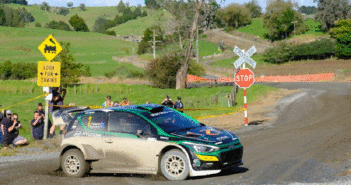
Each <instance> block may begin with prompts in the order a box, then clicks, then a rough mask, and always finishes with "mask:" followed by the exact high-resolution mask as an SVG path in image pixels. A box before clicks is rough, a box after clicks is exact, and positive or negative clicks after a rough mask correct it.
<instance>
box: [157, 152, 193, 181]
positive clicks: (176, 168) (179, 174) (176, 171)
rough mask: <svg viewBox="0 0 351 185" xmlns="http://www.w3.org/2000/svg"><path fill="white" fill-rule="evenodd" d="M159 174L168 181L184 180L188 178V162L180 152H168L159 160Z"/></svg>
mask: <svg viewBox="0 0 351 185" xmlns="http://www.w3.org/2000/svg"><path fill="white" fill-rule="evenodd" d="M160 166H161V173H162V175H163V176H165V178H166V179H168V180H185V179H186V178H187V177H188V176H189V162H188V159H187V157H186V156H185V154H184V153H183V152H182V151H180V150H176V149H173V150H170V151H168V152H166V153H165V154H164V155H163V156H162V159H161V164H160Z"/></svg>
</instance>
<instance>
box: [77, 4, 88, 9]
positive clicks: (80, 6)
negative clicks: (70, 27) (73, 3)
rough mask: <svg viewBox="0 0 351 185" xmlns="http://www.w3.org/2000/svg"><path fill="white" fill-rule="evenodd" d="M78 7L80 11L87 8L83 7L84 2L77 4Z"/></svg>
mask: <svg viewBox="0 0 351 185" xmlns="http://www.w3.org/2000/svg"><path fill="white" fill-rule="evenodd" d="M79 9H80V10H81V11H86V10H87V8H86V7H85V4H84V3H81V4H79Z"/></svg>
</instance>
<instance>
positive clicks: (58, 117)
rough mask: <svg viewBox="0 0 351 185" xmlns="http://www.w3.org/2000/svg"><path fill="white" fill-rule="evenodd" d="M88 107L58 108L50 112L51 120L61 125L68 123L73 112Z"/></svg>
mask: <svg viewBox="0 0 351 185" xmlns="http://www.w3.org/2000/svg"><path fill="white" fill-rule="evenodd" d="M89 109H90V108H89V107H83V106H80V107H69V108H60V109H59V110H56V111H54V112H53V113H52V121H53V123H54V124H55V125H59V126H63V125H68V124H69V123H70V122H71V120H72V119H73V117H74V116H73V115H72V114H73V113H77V112H82V111H85V110H89Z"/></svg>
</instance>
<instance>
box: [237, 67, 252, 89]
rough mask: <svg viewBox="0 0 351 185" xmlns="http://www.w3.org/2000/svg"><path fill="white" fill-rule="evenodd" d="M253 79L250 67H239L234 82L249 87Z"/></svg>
mask: <svg viewBox="0 0 351 185" xmlns="http://www.w3.org/2000/svg"><path fill="white" fill-rule="evenodd" d="M254 81H255V75H254V73H253V72H252V71H251V70H250V69H240V70H239V72H238V73H236V74H235V83H236V84H237V85H238V86H239V87H241V88H249V87H250V86H251V85H252V84H253V82H254Z"/></svg>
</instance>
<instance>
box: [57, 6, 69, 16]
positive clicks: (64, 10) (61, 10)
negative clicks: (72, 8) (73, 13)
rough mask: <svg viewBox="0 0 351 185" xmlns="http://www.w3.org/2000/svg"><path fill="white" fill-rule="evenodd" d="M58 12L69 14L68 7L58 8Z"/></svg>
mask: <svg viewBox="0 0 351 185" xmlns="http://www.w3.org/2000/svg"><path fill="white" fill-rule="evenodd" d="M58 14H59V15H63V16H66V15H67V14H69V8H65V7H61V8H59V10H58Z"/></svg>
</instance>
